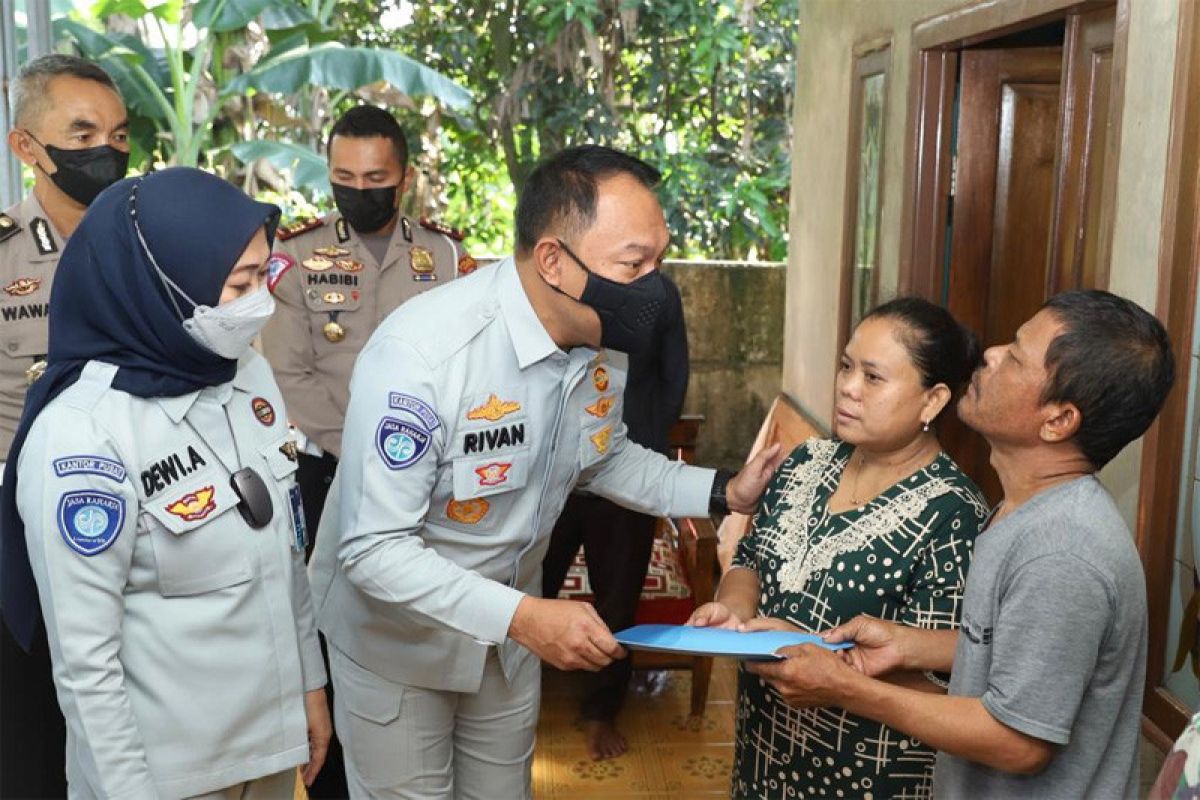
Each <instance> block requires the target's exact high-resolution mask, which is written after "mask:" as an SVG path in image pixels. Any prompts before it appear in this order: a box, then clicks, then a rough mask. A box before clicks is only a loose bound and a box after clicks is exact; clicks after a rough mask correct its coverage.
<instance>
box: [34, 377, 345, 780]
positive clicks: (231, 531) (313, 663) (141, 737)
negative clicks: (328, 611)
mask: <svg viewBox="0 0 1200 800" xmlns="http://www.w3.org/2000/svg"><path fill="white" fill-rule="evenodd" d="M116 372H117V370H116V367H114V366H112V365H109V364H104V363H101V362H97V361H92V362H89V363H88V364H87V365H86V366H85V367H84V369H83V371H82V374H81V376H80V378H79V380H78V381H77V382H76V383H74V384H73V385H71V386H70V387H69V388H67V389H66V390H65V391H63V392H62V394H60V395H59V396H58V397H57V398H55V399H54V400H53V401H52V402H51V403H49V404H48V405H47V406H46V407H45V409H44V410H43V411H42V413H41V414H40V415H39V416H38V417H37V419H36V421H35V423H34V425H33V427H32V428H31V430H30V434H29V437H28V439H27V440H26V442H25V445H24V447H23V449H22V450H21V454H20V463H19V468H20V472H19V475H20V480H19V482H18V485H17V503H18V507H19V509H20V511H21V515H22V517H23V518H24V519H25V521H26V531H25V535H26V540H27V542H28V545H29V555H30V563H31V566H32V567H33V572H34V575H35V577H36V579H37V584H38V594H39V598H40V601H41V607H42V610H43V615H44V618H45V621H46V625H47V629H48V631H49V634H50V641H51V652H52V655H53V659H54V674H55V682H56V685H57V688H58V693H59V701H60V703H61V705H62V707H63V709H64V712H65V714H66V717H67V721H68V731H69V733H68V744H67V774H68V778H69V781H70V786H71V796H72V797H81V798H83V797H86V798H90V797H122V798H143V797H144V798H179V797H190V796H194V795H200V794H204V793H208V792H213V791H216V790H219V789H222V788H225V787H230V786H233V785H236V784H240V783H243V782H247V781H252V780H255V779H260V778H268V777H269V778H270V779H272V780H283V781H286V779H285V778H281V777H279V773H282V772H285V771H288V772H290V774H291V775H292V776H293V777H294V774H295V773H294V768H295V767H296V766H298V765H300V764H303V763H305V762H306V761H307V760H308V757H309V749H308V737H307V720H306V714H305V704H304V693H305V692H307V691H311V690H315V689H319V688H321V687H322V686H323V685H324V684H325V673H324V668H323V667H322V664H321V657H320V651H319V649H318V646H317V638H316V628H315V625H314V621H313V610H312V604H311V595H310V593H309V588H308V582H307V576H306V575H305V572H304V563H303V549H304V548H303V534H304V528H303V517H302V515H301V513H300V502H299V492H298V489H297V487H296V485H295V481H294V472H295V469H296V464H295V461H294V454H295V447H294V444H292V443H291V440H290V437H289V433H288V426H287V420H286V418H285V411H284V405H283V399H282V397H281V396H280V395H279V392H278V389H277V388H276V386H275V383H274V380H273V379H272V376H271V371H270V368H269V366H268V365H267V363H266V361H264V360H263V359H262V358H261V356H258V355H257V354H250V355H247V356H246V357H244V358H243V359H242V360H241V361H240V362H239V367H238V372H237V375H236V377H235V378H234V379H233V380H232V381H231V382H230V383H226V384H223V385H221V386H216V387H208V388H205V389H203V390H201V391H198V392H192V393H190V394H186V395H182V396H180V397H158V398H151V399H142V398H138V397H134V396H133V395H130V394H127V393H125V392H122V391H118V390H116V389H113V388H112V387H111V383H112V381H113V378H114V375H115V374H116ZM242 468H250V469H252V470H253V471H254V472H255V473H257V475H259V476H261V478H262V480H263V481H264V483H265V487H266V493H267V495H268V496H269V499H270V504H271V509H272V510H271V515H270V521H269V523H267V524H266V525H265V526H263V527H259V528H253V527H251V525H250V524H249V522H248V521H247V519H245V518H243V509H242V507H239V495H238V492H237V491H236V490H235V489H234V488H233V484H232V482H231V476H232V474H233V473H234V472H236V471H238V470H241V469H242ZM242 505H243V506H244V505H245V504H244V503H243V504H242ZM261 507H262V506H261V503H260V504H259V508H260V509H261ZM276 785H278V784H276ZM288 796H290V793H289V795H288Z"/></svg>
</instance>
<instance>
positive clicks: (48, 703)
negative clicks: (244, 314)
mask: <svg viewBox="0 0 1200 800" xmlns="http://www.w3.org/2000/svg"><path fill="white" fill-rule="evenodd" d="M9 92H10V96H11V98H12V104H13V123H14V127H13V129H12V130H11V131H9V132H8V147H9V149H10V150H11V151H12V152H13V154H14V155H16V156H17V158H19V159H20V160H21V161H22V162H23V163H24V164H25V165H26V166H28V167H29V168H30V170H31V171H32V173H33V179H34V183H33V191H32V192H31V193H30V194H29V195H27V196H26V197H25V198H23V199H22V200H21V202H20V203H18V204H17V205H15V206H12V207H11V208H9V209H7V210H6V211H5V212H4V213H3V214H0V288H2V289H3V290H4V291H3V292H0V332H2V333H3V337H4V341H5V343H6V345H5V349H4V350H0V462H3V460H4V459H6V458H7V457H8V450H9V447H10V445H11V443H12V437H13V434H14V433H15V431H16V426H17V422H18V420H19V419H20V416H21V408H22V406H23V405H24V402H25V391H26V388H27V387H28V385H29V384H30V383H31V382H32V381H33V380H35V379H36V378H37V376H38V375H39V374H40V373H41V370H42V369H43V368H44V367H45V361H44V359H45V357H46V342H47V335H48V331H49V326H48V324H47V311H48V308H49V303H50V285H51V283H52V282H53V279H54V271H55V269H56V268H57V266H58V258H59V256H60V255H61V254H62V251H63V248H64V247H65V245H66V242H67V238H68V237H69V236H70V235H71V234H72V233H73V232H74V231H75V228H76V227H77V226H78V225H79V221H80V220H81V219H83V214H84V212H85V211H86V210H87V207H88V205H89V204H90V203H91V202H92V201H93V200H94V199H95V198H96V196H97V195H99V194H100V192H102V191H103V190H104V189H105V188H107V187H108V186H109V185H111V184H113V183H115V182H116V181H118V180H120V179H121V178H123V177H125V170H126V167H127V166H128V163H129V119H128V116H127V115H126V112H125V104H124V102H122V100H121V95H120V93H119V92H118V90H117V87H116V86H115V85H114V83H113V80H112V78H111V77H110V76H109V75H108V73H106V72H105V71H104V70H103V69H101V68H100V67H98V66H97V65H95V64H93V63H92V62H90V61H87V60H84V59H82V58H77V57H75V56H68V55H58V54H53V55H47V56H42V57H41V58H36V59H34V60H33V61H30V62H29V63H28V64H26V65H25V66H24V67H23V68H22V69H21V72H20V74H18V76H17V79H16V80H15V81H14V82H13V83H12V85H11V86H10V88H9ZM0 709H3V714H2V715H0V797H65V796H66V777H65V775H64V773H63V766H64V759H65V747H66V731H65V728H64V725H63V718H62V713H61V712H60V711H59V708H58V702H57V700H56V699H55V696H54V684H53V682H52V680H51V674H50V659H49V652H48V650H47V645H46V634H45V631H44V630H39V631H38V632H37V634H36V636H35V639H34V644H33V650H32V652H31V653H28V654H27V653H25V652H24V650H22V649H21V648H20V647H19V646H18V645H17V644H16V642H15V641H14V640H13V638H12V635H11V634H10V633H9V631H8V630H7V629H5V630H3V631H0Z"/></svg>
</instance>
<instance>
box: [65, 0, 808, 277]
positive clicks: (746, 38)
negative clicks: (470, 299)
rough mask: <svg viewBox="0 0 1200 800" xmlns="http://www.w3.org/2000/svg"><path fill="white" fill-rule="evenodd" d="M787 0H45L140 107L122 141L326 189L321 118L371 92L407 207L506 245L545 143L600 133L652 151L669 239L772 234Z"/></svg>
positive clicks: (158, 156) (787, 51)
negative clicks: (410, 168)
mask: <svg viewBox="0 0 1200 800" xmlns="http://www.w3.org/2000/svg"><path fill="white" fill-rule="evenodd" d="M795 16H796V13H795V9H794V3H793V2H792V0H640V1H639V0H427V2H424V3H422V4H420V5H416V4H413V3H411V2H409V0H363V1H362V2H355V1H353V0H196V2H185V0H165V2H158V3H155V2H154V1H153V0H97V2H96V3H95V4H94V5H91V6H89V7H86V8H85V9H83V10H76V11H74V12H72V13H70V14H66V15H61V16H59V18H58V19H56V20H55V32H56V35H57V36H58V37H59V41H60V44H61V46H63V47H73V48H75V49H76V50H78V51H79V52H81V53H82V54H84V55H87V56H90V57H93V58H96V59H99V60H100V61H102V63H103V64H104V65H105V66H106V67H107V68H108V69H109V70H110V71H111V72H112V73H113V74H114V76H115V77H116V78H117V80H118V82H119V83H120V86H121V89H122V91H123V93H124V94H125V97H126V99H127V102H128V104H129V106H130V109H131V113H132V114H133V115H134V133H135V137H136V139H137V143H136V145H135V153H134V159H133V163H134V164H135V165H141V167H142V168H146V167H148V166H150V165H152V164H165V163H175V164H201V165H205V166H208V167H210V168H213V169H215V170H217V171H219V172H221V173H223V174H225V175H227V176H228V177H230V178H231V179H234V180H237V181H239V182H241V183H242V185H244V186H245V188H246V189H247V190H249V191H252V192H256V193H259V194H262V193H268V194H270V195H271V196H272V197H274V198H276V199H277V200H281V201H282V202H284V203H285V205H289V206H292V207H308V206H310V205H312V204H315V205H317V206H326V205H328V200H327V199H326V198H327V196H328V195H327V191H328V184H327V179H326V176H325V163H324V155H323V134H324V132H325V130H326V129H327V127H328V123H329V121H330V120H331V119H332V118H333V117H334V116H336V115H337V114H338V113H340V111H342V110H344V109H345V108H347V107H349V106H350V105H352V104H354V103H358V102H362V101H363V100H366V101H368V102H375V103H379V104H381V105H385V106H388V107H390V108H392V109H393V110H395V111H396V112H397V114H398V115H399V116H400V118H401V120H402V122H403V124H404V125H405V128H406V130H407V131H408V133H409V137H410V140H411V141H410V144H411V145H412V147H413V150H414V151H415V152H416V154H417V159H418V166H419V167H420V175H421V178H420V181H419V186H418V191H417V192H416V194H415V196H414V198H413V199H412V200H411V202H412V204H413V206H414V207H413V208H412V209H410V210H411V211H414V212H417V213H427V212H436V213H438V214H439V215H441V216H443V217H444V218H446V219H447V220H448V221H450V222H452V223H454V224H458V225H460V226H463V227H465V228H467V229H468V230H469V232H470V234H471V239H472V246H473V248H475V249H478V250H492V251H494V252H502V251H504V250H505V249H507V248H508V247H510V246H511V234H510V228H511V219H512V217H511V215H512V210H513V205H514V199H515V196H516V191H517V190H519V188H520V186H521V184H522V182H523V181H524V179H525V176H526V175H528V173H529V170H530V169H531V168H532V166H533V165H534V164H535V163H536V162H537V160H538V159H539V158H540V157H541V156H542V155H543V154H546V153H549V152H552V151H554V150H556V149H558V148H560V147H563V146H566V145H570V144H575V143H581V142H588V141H596V142H605V143H610V144H613V145H615V146H619V147H623V148H627V149H629V150H631V151H632V152H635V153H637V154H639V155H641V156H642V157H644V158H646V159H647V160H648V161H650V162H651V163H654V164H656V165H657V166H659V167H660V168H662V169H663V172H664V176H665V180H664V184H663V189H662V195H663V200H664V207H665V208H666V210H667V213H668V218H669V219H668V221H669V224H670V226H671V228H672V232H673V234H674V237H675V243H676V248H677V252H678V253H679V254H686V255H698V256H703V257H707V258H746V257H750V258H760V259H765V258H781V257H782V256H783V255H784V253H785V252H786V219H787V199H788V184H789V175H790V159H789V152H788V148H789V142H790V138H791V136H790V113H791V112H790V101H791V85H792V81H791V75H792V63H793V61H792V47H793V41H794V32H795V19H794V18H795Z"/></svg>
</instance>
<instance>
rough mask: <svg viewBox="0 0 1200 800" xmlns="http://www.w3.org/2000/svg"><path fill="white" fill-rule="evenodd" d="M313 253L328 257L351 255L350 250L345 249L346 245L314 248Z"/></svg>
mask: <svg viewBox="0 0 1200 800" xmlns="http://www.w3.org/2000/svg"><path fill="white" fill-rule="evenodd" d="M313 253H314V254H315V255H318V256H325V257H326V258H341V257H343V256H348V255H350V251H349V250H347V249H345V248H344V247H336V246H334V245H329V246H328V247H318V248H317V249H316V250H313Z"/></svg>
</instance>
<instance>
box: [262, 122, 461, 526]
mask: <svg viewBox="0 0 1200 800" xmlns="http://www.w3.org/2000/svg"><path fill="white" fill-rule="evenodd" d="M327 151H328V153H329V179H330V181H331V182H332V185H333V196H334V200H335V202H336V203H337V207H338V210H337V213H334V214H331V215H329V216H328V217H325V218H324V219H319V220H306V221H301V222H298V223H294V224H292V225H288V226H284V227H281V228H280V229H279V233H278V242H277V244H276V248H275V252H274V254H273V255H272V262H271V271H270V277H269V286H270V289H271V292H272V294H274V296H275V302H276V304H277V308H278V310H277V311H276V312H275V315H274V317H272V318H271V321H270V323H268V325H267V327H266V329H265V330H264V331H263V336H262V341H263V351H264V353H265V354H266V356H267V360H268V361H269V362H270V363H271V367H272V369H273V370H274V371H275V377H276V380H278V381H279V386H280V388H282V389H283V396H284V397H285V398H286V399H287V404H288V415H289V417H290V422H291V423H292V425H294V426H295V427H296V428H297V429H298V430H299V431H300V433H301V434H303V438H304V440H305V441H302V442H301V455H300V473H299V474H300V487H301V489H302V491H303V492H304V506H305V513H306V515H307V516H308V518H309V519H311V520H318V519H320V518H321V510H322V508H323V506H324V501H325V493H326V492H327V491H328V489H329V482H330V481H331V480H332V479H333V472H334V469H335V468H336V467H337V456H338V454H339V453H340V452H341V449H342V448H341V439H342V422H343V420H344V418H345V414H346V404H347V402H348V400H349V394H350V373H351V371H352V370H353V369H354V360H355V359H356V358H358V354H359V351H361V350H362V349H363V347H364V346H365V345H366V343H367V339H368V338H369V337H370V336H371V334H372V333H373V332H374V331H375V328H376V327H377V326H378V325H379V323H380V322H381V321H383V319H384V317H386V316H387V315H388V314H390V313H392V311H394V310H395V309H396V308H397V307H398V306H399V305H400V304H401V303H403V302H404V301H406V300H408V299H409V298H412V297H415V296H416V295H418V294H420V293H421V292H424V291H426V290H428V289H432V288H434V287H436V286H440V285H441V284H444V283H447V282H449V281H450V280H452V279H453V278H454V277H455V276H456V275H457V274H458V273H459V272H460V271H462V272H463V273H464V274H465V273H466V272H470V271H472V270H473V269H474V264H475V262H474V261H473V260H471V257H470V256H468V255H466V254H465V253H464V252H463V250H462V249H461V247H460V245H459V242H460V240H461V239H462V238H463V237H462V234H461V233H459V232H458V231H455V230H453V229H451V228H447V227H445V226H442V225H440V224H438V223H435V222H431V221H429V220H425V219H422V220H420V221H419V222H418V221H414V220H410V219H409V218H408V217H405V216H404V215H402V214H400V212H399V208H400V199H401V197H402V196H403V195H404V192H405V191H406V189H407V188H408V187H409V186H410V185H411V183H412V176H413V169H412V167H411V166H409V164H408V145H407V143H406V142H405V139H404V132H403V131H402V130H401V129H400V125H399V124H398V123H397V122H396V120H395V118H394V117H392V115H391V114H390V113H388V112H387V111H384V110H383V109H381V108H377V107H375V106H357V107H355V108H352V109H350V110H349V111H347V112H346V113H345V114H343V115H342V116H341V118H340V119H338V121H337V122H335V123H334V125H333V127H332V128H331V129H330V131H329V142H328V147H327Z"/></svg>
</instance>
